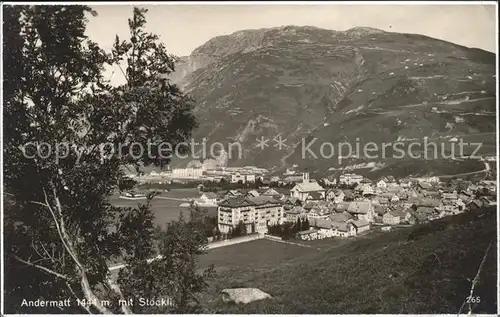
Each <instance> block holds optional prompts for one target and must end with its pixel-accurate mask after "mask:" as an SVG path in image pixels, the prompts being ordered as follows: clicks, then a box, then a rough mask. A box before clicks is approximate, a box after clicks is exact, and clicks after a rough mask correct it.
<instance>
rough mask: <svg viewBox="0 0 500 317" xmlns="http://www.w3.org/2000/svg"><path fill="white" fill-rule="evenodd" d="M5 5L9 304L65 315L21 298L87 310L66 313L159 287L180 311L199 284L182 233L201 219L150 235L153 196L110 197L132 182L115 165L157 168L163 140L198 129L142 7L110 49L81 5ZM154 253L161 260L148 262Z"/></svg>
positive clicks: (191, 249) (192, 244) (192, 242)
mask: <svg viewBox="0 0 500 317" xmlns="http://www.w3.org/2000/svg"><path fill="white" fill-rule="evenodd" d="M3 12H4V21H5V23H4V26H3V27H4V29H3V35H4V42H3V52H4V58H5V62H6V63H8V65H9V67H6V68H5V69H4V116H5V117H4V179H5V183H4V188H5V194H6V195H7V196H6V201H7V200H8V201H9V203H8V205H6V209H5V223H4V232H5V244H4V250H5V276H6V277H7V278H6V280H5V295H6V297H5V301H6V303H7V304H6V306H5V308H6V311H7V312H9V313H21V314H22V313H30V312H34V313H54V312H56V311H57V312H58V313H61V312H60V311H59V310H58V309H57V310H56V309H55V308H50V307H48V308H29V307H28V308H21V307H20V305H19V302H20V300H19V299H27V300H32V299H33V300H35V299H38V298H42V299H43V298H45V299H50V300H58V299H60V300H64V299H67V298H73V299H80V300H87V302H88V305H87V306H85V307H71V308H67V309H66V310H65V313H71V312H80V313H81V312H88V313H104V314H112V313H117V312H122V313H127V314H128V313H132V312H136V308H135V307H134V308H133V310H134V311H132V308H130V307H127V306H122V307H118V306H117V305H112V306H110V307H106V306H104V305H102V304H101V300H110V302H111V303H116V302H117V301H116V300H117V299H119V298H124V296H125V295H127V294H151V295H154V296H156V297H157V296H162V295H164V294H167V295H168V296H171V297H172V298H174V299H175V303H176V306H175V307H173V310H174V311H176V312H185V311H188V310H189V309H188V302H190V300H191V299H193V298H194V295H195V293H196V292H198V291H199V290H200V288H201V287H202V285H203V283H201V280H200V279H202V278H203V276H202V275H199V274H197V273H196V272H195V271H194V270H193V269H192V268H193V259H194V254H195V253H196V252H199V251H198V250H203V242H202V240H203V239H202V238H201V237H202V236H203V234H202V233H200V234H198V233H197V234H193V235H192V236H189V235H190V234H192V233H193V232H194V231H195V228H198V223H191V222H181V223H177V224H174V225H171V226H170V227H169V230H168V231H167V232H165V233H164V235H162V236H160V237H158V239H159V240H158V241H153V239H154V236H155V234H154V230H153V229H152V214H151V211H150V208H149V201H150V200H151V199H152V198H153V197H152V196H150V197H148V203H146V205H144V206H139V207H138V208H134V209H126V208H118V207H115V206H112V205H111V204H110V203H109V201H108V197H109V195H110V194H111V193H112V192H113V191H114V190H116V189H118V188H128V187H130V185H131V184H130V183H127V182H128V180H127V179H126V177H125V175H124V172H123V171H122V169H121V167H122V166H125V165H129V166H133V167H135V169H136V171H137V173H140V166H146V165H155V166H160V167H163V166H165V165H166V164H167V163H168V162H169V160H170V154H172V153H171V152H169V151H166V152H165V151H161V150H162V149H164V145H165V142H168V144H170V145H171V146H173V147H175V146H176V145H177V144H180V142H183V141H186V140H187V139H188V138H189V137H190V134H191V131H192V129H193V128H194V127H196V125H197V123H196V118H195V117H194V115H193V114H192V109H193V106H194V104H193V102H192V101H191V99H190V98H189V97H188V96H187V95H185V94H183V93H182V92H181V91H180V90H179V89H178V88H177V87H176V86H175V85H171V84H170V83H169V82H168V80H167V79H166V75H168V74H169V73H170V72H172V71H173V69H174V59H173V57H172V56H171V55H169V54H168V53H167V50H166V48H165V47H164V45H163V44H160V43H159V39H158V37H157V36H155V35H153V34H148V33H146V32H145V31H144V26H145V23H146V19H145V13H146V10H144V9H137V8H135V9H134V13H133V18H132V19H130V20H129V27H130V41H127V40H123V41H122V40H120V39H119V38H118V37H116V39H115V43H114V46H113V49H112V52H111V53H110V54H108V53H106V52H104V51H103V50H102V49H100V48H99V47H98V45H97V44H96V43H94V42H92V41H90V40H88V39H87V38H86V36H85V27H86V23H87V18H88V17H89V14H90V15H95V14H96V12H94V11H92V10H91V9H90V8H89V7H87V6H80V5H70V6H4V11H3ZM6 65H7V64H6ZM113 65H114V67H115V68H117V69H120V72H121V73H122V74H123V76H124V77H125V79H126V83H125V84H123V85H120V86H116V87H115V86H112V85H111V84H110V83H109V81H108V80H107V79H106V78H104V76H103V71H104V69H105V66H113ZM28 145H29V146H28ZM42 145H43V146H42ZM139 145H140V146H139ZM37 146H38V149H40V150H43V149H45V152H44V153H43V154H44V155H40V154H41V153H36V150H37ZM49 148H50V149H51V150H52V151H51V153H49V154H51V155H46V154H47V153H48V149H49ZM138 148H139V150H137V149H138ZM140 148H142V149H147V151H140ZM179 150H180V151H181V152H186V151H187V147H180V148H179ZM123 184H126V186H125V185H123ZM120 186H121V187H120ZM196 230H197V229H196ZM155 242H156V243H155ZM158 251H159V252H160V253H161V254H164V255H165V256H164V257H163V258H161V259H159V260H157V261H153V262H152V264H151V265H150V264H148V263H147V261H146V259H147V258H148V257H149V256H151V255H154V254H156V253H157V252H158ZM195 251H196V252H195ZM169 252H173V253H169ZM119 257H122V258H125V260H126V268H125V269H124V272H125V273H124V272H121V273H120V276H121V277H122V278H121V279H119V281H118V284H121V285H118V284H117V282H116V281H114V280H111V279H110V278H109V277H110V276H109V274H108V273H109V269H108V266H107V263H108V262H109V261H113V260H117V259H118V258H119ZM180 259H182V261H181V260H180ZM158 272H161V275H160V278H156V274H158ZM126 274H129V277H128V278H125V277H124V276H125V275H126ZM174 276H175V277H177V278H174ZM166 279H168V280H169V281H170V282H169V283H167V284H164V285H161V283H163V282H165V281H166ZM134 281H135V282H134ZM124 294H125V295H124ZM127 296H128V295H127ZM159 312H160V313H161V312H163V311H159Z"/></svg>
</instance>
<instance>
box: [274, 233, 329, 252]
mask: <svg viewBox="0 0 500 317" xmlns="http://www.w3.org/2000/svg"><path fill="white" fill-rule="evenodd" d="M264 238H265V239H266V240H269V241H275V242H279V243H285V244H291V245H296V246H299V247H304V248H312V247H313V246H312V245H307V244H302V243H297V242H290V241H286V240H278V239H273V238H271V237H267V236H265V237H264ZM316 249H318V250H320V248H316Z"/></svg>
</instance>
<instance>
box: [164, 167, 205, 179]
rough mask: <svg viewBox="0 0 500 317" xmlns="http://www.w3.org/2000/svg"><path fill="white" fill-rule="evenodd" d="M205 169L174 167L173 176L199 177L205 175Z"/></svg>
mask: <svg viewBox="0 0 500 317" xmlns="http://www.w3.org/2000/svg"><path fill="white" fill-rule="evenodd" d="M204 171H205V169H204V168H202V167H201V168H197V167H186V168H174V169H173V170H172V178H192V179H197V178H200V177H201V176H202V175H203V172H204Z"/></svg>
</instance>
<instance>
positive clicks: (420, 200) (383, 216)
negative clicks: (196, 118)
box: [205, 173, 497, 240]
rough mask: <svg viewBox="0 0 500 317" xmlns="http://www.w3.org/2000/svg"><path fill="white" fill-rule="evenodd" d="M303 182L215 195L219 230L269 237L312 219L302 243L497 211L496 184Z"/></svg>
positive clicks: (356, 179)
mask: <svg viewBox="0 0 500 317" xmlns="http://www.w3.org/2000/svg"><path fill="white" fill-rule="evenodd" d="M301 178H302V181H301V182H299V183H297V184H296V185H295V186H294V187H293V188H292V189H291V190H286V189H281V188H276V189H273V188H260V189H257V190H230V191H227V192H225V193H223V194H220V195H218V196H217V198H215V194H212V195H211V197H212V199H215V200H216V203H217V205H218V226H219V230H220V231H221V232H223V233H227V232H228V231H229V230H230V228H234V227H236V226H237V225H239V224H240V223H241V222H242V223H244V224H245V225H246V226H247V230H248V232H250V230H255V231H257V232H261V233H266V232H267V226H268V225H275V224H283V223H285V222H290V223H296V222H297V221H298V219H301V220H305V219H307V220H308V221H309V224H310V229H309V230H307V231H302V232H299V233H298V234H297V238H298V239H303V240H313V239H321V238H327V237H334V236H338V237H350V236H356V235H358V234H360V233H362V232H365V231H368V230H370V227H371V225H373V224H377V225H386V226H394V225H399V224H403V223H406V224H410V225H411V224H414V223H417V222H427V221H430V220H434V219H438V218H441V217H445V216H448V215H455V214H459V213H462V212H464V211H466V210H471V209H474V208H481V207H484V206H494V205H496V198H495V197H496V196H495V195H496V190H497V189H496V182H495V181H481V182H479V183H477V184H472V183H471V184H469V185H468V187H467V188H466V189H464V190H460V191H457V190H456V189H454V188H450V187H447V186H446V185H444V184H443V183H440V182H439V179H436V178H434V177H433V178H421V179H400V180H396V179H395V178H394V177H391V176H388V177H384V178H382V179H380V180H378V181H377V182H372V181H371V180H369V179H366V178H364V177H362V176H359V175H355V174H344V175H342V176H340V177H339V178H338V180H335V181H334V182H335V183H336V185H340V184H344V185H355V186H351V187H352V189H341V188H339V187H337V188H335V187H334V188H328V189H325V188H324V187H322V186H321V185H320V184H319V183H318V182H316V181H315V180H310V179H309V174H308V173H302V175H301ZM326 181H327V180H324V182H325V183H326ZM329 182H330V184H331V183H332V181H329ZM484 189H486V190H487V192H489V193H490V195H488V196H484V197H480V198H477V197H476V194H475V193H476V192H477V191H478V190H484ZM205 195H207V194H205ZM206 199H208V198H206ZM252 228H254V229H252Z"/></svg>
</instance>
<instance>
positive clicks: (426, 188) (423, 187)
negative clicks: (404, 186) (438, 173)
mask: <svg viewBox="0 0 500 317" xmlns="http://www.w3.org/2000/svg"><path fill="white" fill-rule="evenodd" d="M417 190H418V191H419V192H427V191H429V190H432V185H431V184H429V183H426V182H419V183H418V185H417Z"/></svg>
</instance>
